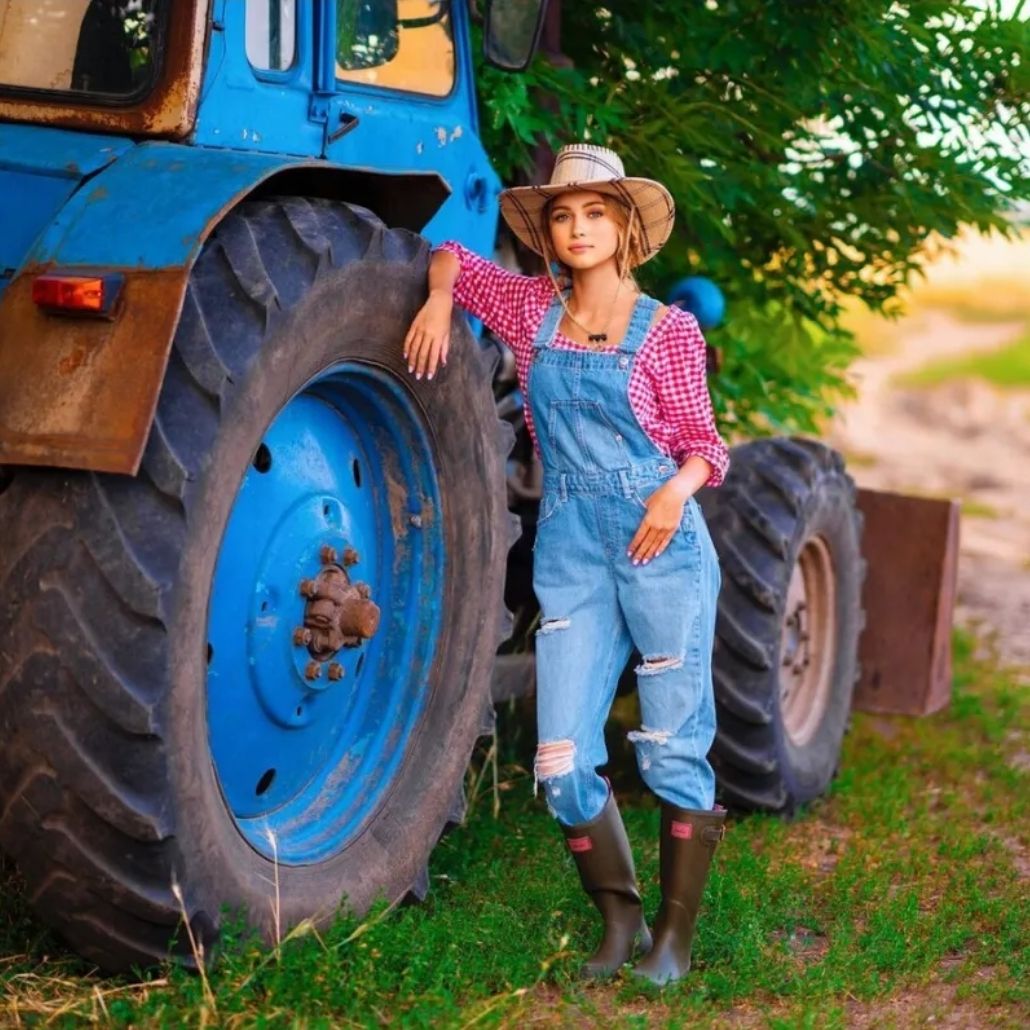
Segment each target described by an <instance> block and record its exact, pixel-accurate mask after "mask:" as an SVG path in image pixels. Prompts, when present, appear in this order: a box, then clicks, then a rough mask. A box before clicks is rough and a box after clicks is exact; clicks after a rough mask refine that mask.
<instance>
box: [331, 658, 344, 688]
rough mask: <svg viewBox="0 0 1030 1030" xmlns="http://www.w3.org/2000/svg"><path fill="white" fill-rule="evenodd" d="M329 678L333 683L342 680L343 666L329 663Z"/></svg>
mask: <svg viewBox="0 0 1030 1030" xmlns="http://www.w3.org/2000/svg"><path fill="white" fill-rule="evenodd" d="M329 678H330V679H331V680H332V681H333V682H334V683H335V682H336V681H337V680H342V679H343V666H342V665H341V664H340V663H339V662H330V663H329Z"/></svg>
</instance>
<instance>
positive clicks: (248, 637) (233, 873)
mask: <svg viewBox="0 0 1030 1030" xmlns="http://www.w3.org/2000/svg"><path fill="white" fill-rule="evenodd" d="M427 260H428V248H427V246H426V244H425V242H424V241H423V240H421V239H420V238H419V237H417V236H416V235H414V234H412V233H408V232H405V231H393V230H388V229H386V228H385V227H384V226H383V224H382V223H381V222H379V221H378V219H376V218H375V217H374V216H372V215H371V214H370V213H369V212H367V211H364V210H362V209H357V208H350V207H348V206H346V205H343V204H335V203H331V202H328V201H311V202H309V201H305V200H301V199H294V198H288V199H267V200H254V201H251V202H248V203H246V204H245V205H244V206H243V207H241V208H240V209H238V210H237V211H235V212H233V213H232V214H231V215H230V216H229V217H228V218H227V219H226V220H225V221H224V223H223V224H222V225H221V226H220V227H219V228H218V229H217V230H216V231H215V233H214V234H213V236H212V237H211V239H210V240H209V241H208V243H207V245H206V246H205V248H204V250H203V252H202V254H201V255H200V257H199V259H198V261H197V263H196V266H195V268H194V270H193V273H192V275H191V278H190V282H189V287H188V290H187V294H186V299H185V304H184V308H183V313H182V317H181V322H180V325H179V327H178V330H177V333H176V337H175V342H174V348H173V351H172V355H171V361H170V364H169V368H168V372H167V375H166V379H165V383H164V386H163V390H162V393H161V397H160V402H159V405H158V411H157V416H156V419H155V422H154V425H153V429H152V431H151V434H150V438H149V441H148V444H147V448H146V453H145V457H144V460H143V467H142V469H141V471H140V473H139V475H138V476H137V477H135V478H130V477H123V476H111V475H96V474H90V473H79V472H66V471H54V470H22V471H19V472H18V474H17V476H15V477H14V479H13V481H12V482H11V484H10V485H9V487H8V489H7V490H6V491H5V492H4V493H3V494H2V496H0V542H2V544H0V730H2V739H3V747H2V749H0V813H2V818H0V846H2V847H3V849H4V850H5V851H7V852H8V853H9V854H10V855H12V856H13V857H14V859H15V860H16V862H17V865H18V867H19V868H20V869H21V871H22V873H23V874H24V876H25V878H26V879H27V881H28V890H29V893H30V895H31V898H32V900H33V902H34V904H35V906H36V908H37V909H38V911H39V912H40V914H41V915H42V916H43V917H44V918H45V920H46V921H48V922H49V923H50V924H51V925H52V926H54V927H56V928H57V929H58V930H59V931H60V932H61V933H62V934H63V935H64V936H65V937H66V938H67V939H68V941H70V942H71V944H72V945H73V946H74V947H75V948H76V949H77V950H78V951H80V952H81V953H82V954H83V955H85V956H87V957H88V958H90V959H91V960H93V961H95V962H97V963H98V964H99V965H100V966H102V967H103V968H104V969H107V970H120V969H126V968H127V967H129V966H130V965H132V964H133V963H152V962H155V961H160V960H162V959H163V958H165V957H166V956H167V955H168V954H169V949H170V948H171V950H172V953H173V954H175V955H177V956H179V957H181V958H183V959H184V960H185V961H187V962H188V961H189V960H190V953H189V948H188V945H187V941H186V934H185V933H183V932H182V926H181V924H182V920H183V918H184V917H185V918H187V919H188V920H189V922H190V924H191V928H192V931H193V933H194V935H195V936H196V937H197V938H198V939H199V940H200V941H201V942H202V943H203V944H204V945H205V947H206V948H207V951H208V953H210V949H211V946H212V944H213V942H214V940H215V938H216V936H217V930H218V925H219V921H220V919H221V914H222V912H223V910H230V911H234V912H236V913H242V915H243V916H244V917H245V918H246V919H247V920H248V921H249V923H250V924H252V925H254V926H256V927H258V928H260V929H261V930H262V932H263V933H264V934H265V936H266V937H267V938H269V939H271V938H272V937H273V936H274V934H275V933H276V932H277V931H278V932H285V931H286V929H287V928H289V927H290V926H292V925H295V924H297V923H298V922H300V921H301V920H304V919H307V918H312V919H315V920H316V921H325V920H327V919H329V918H331V917H332V916H333V914H334V913H335V912H336V911H337V910H338V908H339V907H340V906H341V904H342V905H343V906H345V907H346V908H347V909H348V910H351V911H354V912H357V913H361V912H363V911H364V910H365V909H366V908H367V907H368V906H369V905H370V904H371V903H372V902H373V901H375V900H376V899H377V898H380V897H384V898H386V899H388V900H395V899H399V898H402V897H404V896H406V895H407V894H408V893H410V892H412V891H414V892H415V893H416V894H419V893H422V892H423V891H424V889H425V885H426V877H425V868H426V861H427V858H428V856H429V853H430V850H431V849H432V847H433V846H434V844H435V843H436V841H437V839H438V837H439V835H440V833H441V831H442V830H443V829H444V827H445V826H446V824H447V823H448V820H450V819H453V818H455V817H456V816H459V815H460V813H456V811H455V804H456V798H460V796H461V787H462V783H463V776H464V774H465V771H466V766H467V763H468V759H469V756H470V753H471V750H472V747H473V745H474V743H475V740H476V737H477V736H478V735H479V734H480V733H481V732H483V731H484V729H487V728H488V726H489V723H490V720H491V719H492V709H491V708H490V703H489V682H490V674H491V668H492V665H493V659H494V651H495V650H496V647H497V644H498V641H499V639H500V637H501V635H502V633H503V631H504V630H503V626H504V618H503V611H502V596H503V586H504V569H505V557H506V554H507V551H508V548H509V546H510V544H511V524H510V522H509V518H508V512H507V510H506V505H505V453H506V447H507V446H508V444H509V441H510V433H509V432H508V431H507V430H506V428H505V427H504V426H502V425H501V424H500V423H499V422H498V420H497V417H496V413H495V408H494V402H493V397H492V394H491V390H490V363H489V361H488V360H487V359H486V357H485V356H484V355H483V354H482V353H481V352H480V351H479V349H478V347H477V345H476V344H475V341H474V340H473V338H472V337H471V336H470V334H469V332H468V330H467V329H466V328H464V321H463V320H462V319H461V318H456V319H455V324H454V345H453V347H452V351H451V353H452V358H451V361H450V363H449V364H448V365H447V366H446V367H445V368H443V369H442V370H441V371H440V372H439V374H438V375H437V376H436V377H435V378H434V380H433V381H431V382H427V381H425V380H423V381H421V382H415V381H414V380H413V379H412V378H411V377H410V376H409V375H408V374H407V371H406V369H404V368H403V365H402V360H401V342H402V339H403V337H404V333H405V330H406V328H407V326H408V324H409V323H410V320H411V318H412V316H413V315H414V313H415V311H416V310H417V308H418V305H419V304H420V303H421V301H422V299H423V298H424V295H425V276H426V268H427ZM361 584H364V585H361ZM370 602H371V603H370ZM373 605H378V609H379V610H380V611H381V618H380V620H379V624H378V628H377V627H376V618H375V615H376V610H375V608H374V607H373ZM173 939H174V941H175V943H174V944H170V941H172V940H173Z"/></svg>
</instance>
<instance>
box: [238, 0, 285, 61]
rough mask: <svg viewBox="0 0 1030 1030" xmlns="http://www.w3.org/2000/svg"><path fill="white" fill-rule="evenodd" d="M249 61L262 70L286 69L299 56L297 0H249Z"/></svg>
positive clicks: (247, 31)
mask: <svg viewBox="0 0 1030 1030" xmlns="http://www.w3.org/2000/svg"><path fill="white" fill-rule="evenodd" d="M245 13H246V36H247V60H248V61H250V64H251V67H253V68H256V69H257V70H258V71H266V72H267V71H273V72H282V71H286V70H287V69H289V68H292V67H293V65H294V62H295V61H296V59H297V0H247V9H246V12H245Z"/></svg>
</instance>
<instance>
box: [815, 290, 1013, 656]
mask: <svg viewBox="0 0 1030 1030" xmlns="http://www.w3.org/2000/svg"><path fill="white" fill-rule="evenodd" d="M1023 325H1024V324H1023V323H1022V322H1007V323H993V324H992V323H987V324H969V323H964V322H960V321H958V320H957V319H955V318H953V317H951V316H950V315H949V314H947V313H946V312H943V311H939V310H929V311H927V312H926V313H925V314H923V315H920V316H918V317H915V318H912V319H909V320H908V321H906V322H903V323H902V324H901V326H900V332H899V333H898V339H897V345H896V347H894V348H893V349H891V350H890V352H889V353H887V354H884V355H881V356H875V357H870V358H866V359H863V360H861V361H859V362H858V363H857V364H856V365H855V366H854V369H853V372H854V381H855V384H856V386H857V388H858V391H859V396H858V398H857V400H856V401H854V402H852V403H851V404H849V405H847V406H846V407H844V408H843V409H842V411H841V412H840V415H839V416H838V419H837V421H836V423H835V425H834V426H833V429H832V431H831V433H830V440H831V442H832V444H833V445H834V446H835V447H838V448H839V449H840V450H842V451H843V452H844V453H845V454H846V455H850V456H851V459H852V460H851V461H850V471H851V473H852V475H853V476H854V477H855V480H856V481H857V482H858V483H859V484H860V485H862V486H869V487H873V488H876V489H884V490H895V491H898V492H900V493H919V494H928V495H934V496H942V497H954V498H957V499H959V500H961V501H962V502H963V505H964V508H965V509H966V510H965V511H964V512H963V515H962V519H961V557H960V563H959V596H958V605H957V611H956V621H957V622H958V623H959V624H965V625H974V624H975V625H979V626H980V628H981V632H983V633H985V634H986V635H987V637H988V639H992V638H993V640H994V642H995V646H996V648H997V652H998V655H999V657H1000V658H1001V659H1002V660H1004V661H1006V662H1008V663H1011V664H1013V665H1017V666H1022V667H1024V668H1025V669H1027V670H1028V672H1030V392H1026V391H1000V390H996V389H994V388H993V387H991V386H989V385H988V384H986V383H984V382H980V381H976V380H962V381H956V382H951V383H946V384H943V385H941V386H936V387H932V388H906V387H901V386H899V385H897V383H896V382H895V381H894V378H895V376H897V375H898V374H899V373H904V372H908V371H912V370H915V369H918V368H921V367H922V366H924V365H926V364H927V363H928V362H930V361H931V360H933V359H934V358H941V357H946V356H949V355H958V354H969V353H971V352H973V351H977V350H993V349H996V348H997V347H999V346H1001V345H1003V344H1005V343H1006V342H1008V341H1009V340H1011V339H1013V338H1015V337H1016V336H1017V335H1018V334H1019V333H1020V332H1021V331H1022V330H1023Z"/></svg>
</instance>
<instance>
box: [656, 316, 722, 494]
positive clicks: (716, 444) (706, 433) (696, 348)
mask: <svg viewBox="0 0 1030 1030" xmlns="http://www.w3.org/2000/svg"><path fill="white" fill-rule="evenodd" d="M669 318H670V329H669V340H668V345H667V346H665V347H662V348H660V350H659V353H658V354H657V355H656V359H657V361H658V363H659V364H660V366H661V367H660V368H658V369H657V370H656V371H657V375H656V376H655V379H656V383H657V387H658V394H659V401H660V405H661V412H662V422H664V423H665V437H666V445H667V446H668V448H669V453H670V454H671V455H672V456H673V458H675V460H676V462H677V463H678V464H680V465H682V464H683V462H685V461H686V460H687V458H689V457H690V456H691V455H692V454H699V455H700V456H701V457H702V458H704V459H705V461H707V462H708V464H709V465H711V466H712V472H711V475H710V476H709V477H708V481H707V483H706V485H707V486H718V485H719V484H720V483H722V481H723V480H724V479H725V478H726V472H727V470H728V469H729V465H730V452H729V448H728V447H727V446H726V444H725V442H724V441H723V439H722V437H721V436H720V435H719V431H718V429H716V427H715V413H714V412H713V410H712V399H711V396H710V395H709V393H708V377H707V369H706V364H707V362H706V356H707V352H706V348H705V339H704V336H702V335H701V328H700V326H699V325H698V324H697V319H696V318H694V316H693V315H691V314H689V313H688V312H686V311H680V310H678V309H674V310H673V312H672V313H671V314H670V316H669Z"/></svg>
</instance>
